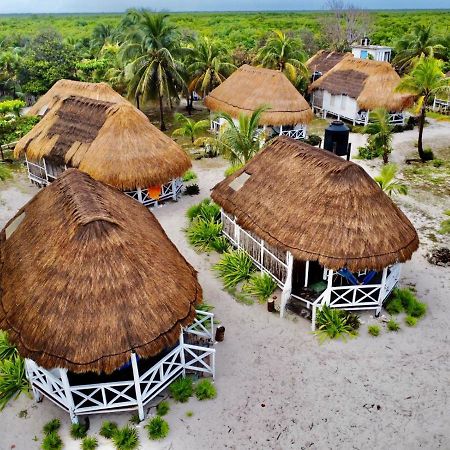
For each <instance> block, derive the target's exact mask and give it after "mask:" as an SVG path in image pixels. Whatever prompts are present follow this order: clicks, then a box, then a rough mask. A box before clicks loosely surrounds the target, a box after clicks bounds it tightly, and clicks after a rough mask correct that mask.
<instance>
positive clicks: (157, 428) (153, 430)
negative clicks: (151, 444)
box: [145, 416, 170, 441]
mask: <svg viewBox="0 0 450 450" xmlns="http://www.w3.org/2000/svg"><path fill="white" fill-rule="evenodd" d="M145 428H146V429H147V434H148V437H149V439H151V440H153V441H155V440H159V439H164V438H165V437H167V435H168V434H169V430H170V427H169V424H168V423H167V421H165V420H164V419H163V418H162V417H160V416H155V417H153V418H152V419H151V420H150V421H149V423H148V424H147V425H145Z"/></svg>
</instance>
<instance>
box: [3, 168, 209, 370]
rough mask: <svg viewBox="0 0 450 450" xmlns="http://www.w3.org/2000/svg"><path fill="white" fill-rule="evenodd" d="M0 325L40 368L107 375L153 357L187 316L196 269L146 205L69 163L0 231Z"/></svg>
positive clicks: (194, 295)
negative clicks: (135, 357) (134, 356)
mask: <svg viewBox="0 0 450 450" xmlns="http://www.w3.org/2000/svg"><path fill="white" fill-rule="evenodd" d="M0 256H1V278H0V288H1V290H0V292H1V297H0V305H1V308H0V328H2V329H6V330H8V331H9V334H10V338H11V341H12V342H13V343H14V344H16V345H17V347H18V350H19V353H20V354H21V355H22V356H23V357H26V358H30V359H32V360H34V361H35V362H36V363H37V364H39V365H40V366H41V367H44V368H48V369H50V368H66V369H68V370H70V371H72V372H78V373H84V372H105V373H111V372H112V371H114V370H115V369H117V368H118V367H120V366H121V365H123V364H124V363H126V362H127V361H129V359H130V353H131V351H135V352H136V353H137V355H138V356H140V357H142V358H147V357H151V356H153V355H157V354H158V353H159V352H161V350H163V349H164V348H167V347H170V346H171V345H173V344H174V343H175V342H176V341H177V340H178V338H179V336H180V330H181V327H182V326H186V325H188V324H190V323H192V321H193V320H194V317H195V304H196V303H198V302H200V301H201V298H202V290H201V287H200V285H199V283H198V281H197V275H196V271H195V270H194V269H193V268H192V267H191V265H190V264H189V263H188V262H187V261H186V260H185V259H184V258H183V256H182V255H181V254H180V253H179V252H178V250H177V249H176V247H175V246H174V245H173V244H172V242H171V241H170V240H169V239H168V237H167V236H166V234H165V232H164V231H163V229H162V228H161V226H160V225H159V223H158V221H157V220H156V219H155V217H154V216H153V214H152V213H150V212H149V211H148V210H147V209H146V208H145V207H143V206H142V205H140V204H138V203H137V202H135V201H134V200H132V199H130V198H128V197H127V196H125V195H123V194H122V193H121V192H118V191H117V190H116V189H113V188H111V187H109V186H107V185H105V184H103V183H99V182H98V181H95V180H93V179H92V178H91V177H90V176H89V175H86V174H84V173H82V172H80V171H78V170H75V169H69V170H67V171H66V172H65V173H64V174H62V175H61V176H60V177H59V178H58V179H57V180H55V181H54V182H53V183H52V184H51V185H49V186H48V187H46V188H45V189H43V190H41V191H40V192H39V193H38V194H37V195H36V196H35V197H34V198H33V199H32V200H31V201H30V202H29V203H27V204H26V205H25V206H24V207H23V208H22V209H21V210H20V211H19V212H18V213H17V214H16V215H15V217H14V218H13V219H12V220H10V221H9V222H8V223H7V225H6V226H5V228H4V229H3V230H2V232H1V234H0Z"/></svg>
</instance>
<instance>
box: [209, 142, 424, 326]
mask: <svg viewBox="0 0 450 450" xmlns="http://www.w3.org/2000/svg"><path fill="white" fill-rule="evenodd" d="M211 196H212V198H213V199H214V201H215V202H216V203H218V204H219V205H220V206H221V207H222V221H223V230H224V234H225V235H226V236H227V237H228V239H229V240H230V241H231V243H232V244H233V245H234V246H235V247H237V248H239V249H242V250H244V251H246V252H247V253H248V254H249V255H250V257H251V258H252V259H253V261H254V262H255V264H256V265H257V267H258V268H259V269H260V270H261V271H263V272H266V273H268V274H269V275H271V276H272V277H273V278H274V280H275V281H276V282H277V283H278V285H279V287H280V288H281V289H282V291H283V295H282V301H281V307H280V311H281V314H283V313H284V310H285V307H286V304H287V303H288V302H289V305H294V306H292V308H293V309H294V308H297V307H301V308H304V309H305V312H308V311H307V310H310V312H311V313H312V317H313V326H314V323H315V321H314V317H315V312H316V309H317V308H320V307H321V306H322V305H325V304H327V305H330V306H331V307H332V308H342V309H349V310H359V309H369V310H370V309H372V310H375V312H376V313H377V314H378V313H379V312H380V310H381V307H382V305H383V302H384V300H385V299H386V298H387V296H388V295H389V293H390V292H391V290H392V289H393V288H394V286H395V285H396V284H397V282H398V280H399V275H400V265H401V263H403V262H404V261H406V260H408V259H410V258H411V255H412V253H413V252H414V251H415V250H416V249H417V247H418V243H419V241H418V237H417V233H416V230H415V229H414V227H413V225H412V224H411V222H410V221H409V220H408V218H407V217H406V216H405V215H404V214H403V213H402V211H401V210H400V209H399V208H398V207H397V206H396V205H395V203H393V202H392V200H391V199H390V198H389V197H388V196H387V195H386V194H385V193H384V192H383V191H382V190H381V189H380V187H379V186H378V184H377V183H376V182H375V181H374V180H373V179H372V178H371V177H370V176H369V175H368V174H367V173H366V172H365V171H364V169H363V168H362V167H360V166H358V165H357V164H355V163H353V162H350V161H345V160H343V159H342V158H340V157H338V156H336V155H334V154H333V153H331V152H328V151H325V150H322V149H318V148H316V147H312V146H310V145H308V144H305V143H302V142H300V141H294V140H292V139H290V138H288V137H279V138H276V139H275V140H274V141H272V143H271V144H270V145H268V146H267V147H266V148H264V149H263V150H262V151H261V152H260V153H258V154H257V155H256V156H255V157H254V158H253V159H252V160H251V161H250V162H249V163H247V164H246V165H245V166H244V167H243V168H242V169H240V170H239V171H237V172H236V173H234V174H233V175H231V176H229V177H227V178H226V179H225V180H223V181H221V182H220V183H218V184H217V185H216V186H215V187H214V188H213V190H212V194H211ZM289 305H288V306H289Z"/></svg>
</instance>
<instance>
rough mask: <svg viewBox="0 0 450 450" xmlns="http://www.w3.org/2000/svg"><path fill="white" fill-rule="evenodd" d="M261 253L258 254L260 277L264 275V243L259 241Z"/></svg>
mask: <svg viewBox="0 0 450 450" xmlns="http://www.w3.org/2000/svg"><path fill="white" fill-rule="evenodd" d="M260 244H261V253H260V257H259V258H260V261H259V262H260V264H261V275H262V274H263V273H264V270H263V267H264V241H263V240H262V239H261V241H260Z"/></svg>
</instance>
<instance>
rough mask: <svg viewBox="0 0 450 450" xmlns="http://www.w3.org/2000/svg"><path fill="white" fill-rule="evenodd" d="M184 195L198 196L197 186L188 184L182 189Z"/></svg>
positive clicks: (198, 189)
mask: <svg viewBox="0 0 450 450" xmlns="http://www.w3.org/2000/svg"><path fill="white" fill-rule="evenodd" d="M184 193H185V194H186V195H198V194H200V188H199V187H198V184H189V185H187V186H186V187H185V188H184Z"/></svg>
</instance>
